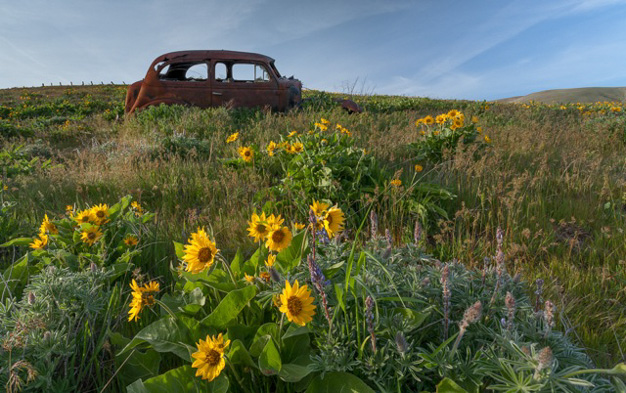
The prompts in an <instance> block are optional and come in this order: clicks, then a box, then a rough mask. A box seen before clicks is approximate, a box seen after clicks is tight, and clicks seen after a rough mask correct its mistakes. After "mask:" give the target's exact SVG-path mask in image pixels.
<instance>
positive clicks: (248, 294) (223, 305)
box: [202, 285, 256, 329]
mask: <svg viewBox="0 0 626 393" xmlns="http://www.w3.org/2000/svg"><path fill="white" fill-rule="evenodd" d="M255 295H256V287H255V286H254V285H248V286H246V287H244V288H241V289H236V290H233V291H230V292H229V293H228V294H227V295H226V296H225V297H224V299H222V301H221V302H220V304H218V305H217V307H215V309H214V310H213V312H212V313H211V314H209V316H208V317H206V318H204V319H203V320H202V324H203V325H206V326H212V327H214V328H216V329H225V328H226V327H227V325H228V323H229V322H231V321H232V320H234V319H235V318H237V315H239V313H240V312H241V310H243V308H244V307H245V306H246V304H248V302H249V301H250V300H252V299H254V296H255Z"/></svg>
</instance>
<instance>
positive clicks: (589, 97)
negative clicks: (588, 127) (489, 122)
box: [498, 87, 626, 104]
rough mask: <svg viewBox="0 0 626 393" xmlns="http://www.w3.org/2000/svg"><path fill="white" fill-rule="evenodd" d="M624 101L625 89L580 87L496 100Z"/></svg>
mask: <svg viewBox="0 0 626 393" xmlns="http://www.w3.org/2000/svg"><path fill="white" fill-rule="evenodd" d="M624 100H626V87H580V88H575V89H555V90H545V91H539V92H536V93H531V94H528V95H525V96H520V97H511V98H504V99H501V100H498V102H501V103H529V102H531V101H535V102H541V103H544V104H567V103H571V104H574V103H578V102H579V103H584V104H592V103H596V102H623V101H624Z"/></svg>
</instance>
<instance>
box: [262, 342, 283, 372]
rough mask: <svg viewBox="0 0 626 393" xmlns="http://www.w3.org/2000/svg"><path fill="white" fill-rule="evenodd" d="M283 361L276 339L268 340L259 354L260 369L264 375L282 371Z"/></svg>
mask: <svg viewBox="0 0 626 393" xmlns="http://www.w3.org/2000/svg"><path fill="white" fill-rule="evenodd" d="M281 367H282V361H281V359H280V353H279V352H278V349H276V345H274V340H268V341H267V343H266V344H265V347H264V348H263V351H261V355H259V369H261V372H262V373H263V374H264V375H276V374H278V373H279V372H280V369H281Z"/></svg>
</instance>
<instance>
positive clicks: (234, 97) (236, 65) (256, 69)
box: [211, 61, 279, 108]
mask: <svg viewBox="0 0 626 393" xmlns="http://www.w3.org/2000/svg"><path fill="white" fill-rule="evenodd" d="M213 75H214V78H213V80H212V86H211V88H212V94H211V95H212V102H211V104H212V106H222V105H226V106H231V107H249V108H252V107H264V106H270V107H271V108H277V107H278V98H279V97H278V94H279V92H278V81H277V80H276V78H275V77H274V76H273V75H272V74H270V71H269V70H268V68H267V66H266V65H264V64H261V63H256V62H250V61H216V62H215V64H214V68H213Z"/></svg>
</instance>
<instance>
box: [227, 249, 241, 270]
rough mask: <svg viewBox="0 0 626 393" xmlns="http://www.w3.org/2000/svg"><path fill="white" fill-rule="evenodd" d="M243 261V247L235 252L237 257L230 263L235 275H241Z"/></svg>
mask: <svg viewBox="0 0 626 393" xmlns="http://www.w3.org/2000/svg"><path fill="white" fill-rule="evenodd" d="M242 262H243V255H242V254H241V249H240V248H238V249H237V253H236V254H235V258H233V261H232V262H231V263H230V270H231V271H232V272H233V275H234V276H235V277H239V276H240V275H241V264H242Z"/></svg>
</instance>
